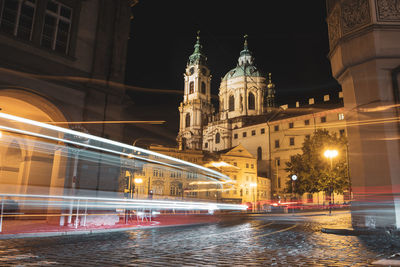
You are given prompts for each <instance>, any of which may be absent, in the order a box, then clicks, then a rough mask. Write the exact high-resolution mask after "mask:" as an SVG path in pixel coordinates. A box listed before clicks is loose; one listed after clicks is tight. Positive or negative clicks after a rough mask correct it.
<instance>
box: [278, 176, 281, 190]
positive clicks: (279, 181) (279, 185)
mask: <svg viewBox="0 0 400 267" xmlns="http://www.w3.org/2000/svg"><path fill="white" fill-rule="evenodd" d="M278 188H281V177H278Z"/></svg>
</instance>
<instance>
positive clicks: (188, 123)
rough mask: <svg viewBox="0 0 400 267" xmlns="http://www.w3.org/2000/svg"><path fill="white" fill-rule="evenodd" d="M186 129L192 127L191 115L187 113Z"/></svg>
mask: <svg viewBox="0 0 400 267" xmlns="http://www.w3.org/2000/svg"><path fill="white" fill-rule="evenodd" d="M185 127H186V128H187V127H190V114H189V113H186V117H185Z"/></svg>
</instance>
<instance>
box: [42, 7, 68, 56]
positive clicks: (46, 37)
mask: <svg viewBox="0 0 400 267" xmlns="http://www.w3.org/2000/svg"><path fill="white" fill-rule="evenodd" d="M71 20H72V9H71V8H70V7H67V6H65V5H63V4H61V3H59V2H58V1H54V0H50V1H48V2H47V6H46V12H45V18H44V24H43V32H42V42H41V45H42V46H43V47H46V48H49V49H51V50H55V51H57V52H60V53H64V54H66V53H67V49H68V45H69V41H70V32H71Z"/></svg>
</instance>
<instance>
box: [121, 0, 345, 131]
mask: <svg viewBox="0 0 400 267" xmlns="http://www.w3.org/2000/svg"><path fill="white" fill-rule="evenodd" d="M133 14H134V19H133V21H132V25H131V38H130V40H129V46H128V49H129V51H128V62H127V73H126V83H127V84H128V85H134V86H140V87H145V88H155V89H165V90H181V91H182V92H183V72H184V70H185V66H186V61H187V59H188V57H189V55H190V54H191V53H192V52H193V45H194V43H195V41H196V32H197V30H200V32H201V33H200V36H201V42H202V44H203V51H204V52H205V54H206V55H207V57H208V65H209V68H210V70H211V73H212V76H213V78H212V85H211V86H212V90H211V91H212V93H213V94H215V95H217V94H218V87H219V83H220V81H221V77H223V76H224V75H225V74H226V73H227V72H228V71H229V70H230V69H232V68H234V67H235V66H236V63H237V59H238V57H239V53H240V51H241V50H242V48H243V35H244V34H248V36H249V39H248V42H249V49H250V50H251V51H252V52H253V55H254V56H255V60H256V64H257V66H258V67H259V68H260V69H261V70H262V71H264V72H265V73H266V72H272V77H273V80H274V83H275V84H276V85H277V88H276V90H277V98H278V99H277V101H278V103H280V104H286V103H288V102H294V101H296V100H298V99H300V98H304V97H305V96H312V95H314V94H316V93H322V94H323V93H325V92H332V91H337V89H338V88H339V85H338V83H337V82H336V80H335V79H333V78H332V76H331V69H330V64H329V60H328V58H327V54H328V52H329V47H328V33H327V24H326V10H325V1H324V0H307V1H299V0H245V1H235V0H229V1H227V0H202V1H191V0H174V1H163V0H140V1H139V3H138V4H137V6H135V7H134V8H133ZM130 96H131V97H132V99H133V101H134V102H135V106H136V107H137V109H136V110H135V111H134V112H135V113H136V115H137V116H139V117H140V118H148V119H157V120H158V119H165V120H167V121H168V123H167V124H166V125H164V127H165V128H164V130H165V134H167V135H169V136H171V137H172V136H174V135H176V133H177V131H178V129H177V123H178V120H179V117H178V109H177V108H178V105H179V102H180V101H181V100H182V96H181V95H176V94H162V93H142V92H141V93H139V92H133V91H131V92H130ZM139 110H140V112H139ZM139 113H140V114H139Z"/></svg>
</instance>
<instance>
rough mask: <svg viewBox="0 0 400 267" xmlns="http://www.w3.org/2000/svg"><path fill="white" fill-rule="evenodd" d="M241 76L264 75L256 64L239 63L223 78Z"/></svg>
mask: <svg viewBox="0 0 400 267" xmlns="http://www.w3.org/2000/svg"><path fill="white" fill-rule="evenodd" d="M241 76H249V77H263V74H262V73H261V72H260V71H259V70H258V69H257V67H256V66H254V65H247V64H244V65H242V66H240V65H238V66H237V67H236V68H234V69H232V70H230V71H229V72H228V73H227V74H226V75H225V76H224V78H223V79H222V80H224V81H225V80H228V79H232V78H236V77H241Z"/></svg>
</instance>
